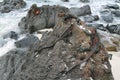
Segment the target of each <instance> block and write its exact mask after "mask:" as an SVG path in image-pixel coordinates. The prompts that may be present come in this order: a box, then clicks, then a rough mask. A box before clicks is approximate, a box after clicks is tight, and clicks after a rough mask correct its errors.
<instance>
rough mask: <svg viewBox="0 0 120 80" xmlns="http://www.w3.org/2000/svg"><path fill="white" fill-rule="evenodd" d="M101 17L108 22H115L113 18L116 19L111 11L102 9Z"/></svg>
mask: <svg viewBox="0 0 120 80" xmlns="http://www.w3.org/2000/svg"><path fill="white" fill-rule="evenodd" d="M101 17H102V19H103V20H104V21H105V22H107V23H111V22H113V19H114V18H113V15H112V13H111V12H110V11H102V12H101Z"/></svg>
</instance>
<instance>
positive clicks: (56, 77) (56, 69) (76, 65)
mask: <svg viewBox="0 0 120 80" xmlns="http://www.w3.org/2000/svg"><path fill="white" fill-rule="evenodd" d="M66 16H68V15H67V14H65V15H64V16H61V17H60V16H59V17H58V20H57V24H56V25H55V27H54V29H53V31H52V32H50V33H49V34H47V35H44V36H45V37H44V39H41V41H39V42H36V43H35V45H33V46H31V47H30V48H29V50H28V51H27V52H25V53H24V55H22V58H21V57H19V56H18V57H19V58H18V57H16V55H12V57H11V56H10V57H9V55H8V56H7V58H6V56H3V57H1V58H0V65H2V66H0V70H1V71H0V79H1V80H8V79H9V80H21V79H22V80H67V79H71V80H77V79H81V80H89V79H90V78H92V79H95V80H114V79H113V76H112V72H111V66H110V63H109V60H108V57H107V56H108V54H107V52H106V51H105V49H104V47H103V46H102V44H101V43H99V40H98V41H96V39H98V36H97V33H96V30H95V29H94V28H88V27H86V30H90V31H92V30H93V32H91V34H90V33H89V35H87V34H86V33H85V31H84V29H83V28H82V27H83V26H84V25H80V24H79V23H78V21H77V20H76V19H75V18H72V17H70V16H69V18H68V17H67V18H66ZM65 18H66V19H65ZM80 26H81V28H79V27H80ZM94 30H95V33H94ZM90 35H92V38H91V37H90ZM92 39H93V40H92ZM91 41H93V42H91ZM90 42H91V44H90ZM93 43H97V44H98V43H99V44H98V46H97V45H96V44H95V45H96V48H95V49H92V47H95V46H94V44H93ZM91 46H92V47H91ZM100 46H101V47H102V48H100ZM81 48H82V49H83V48H88V49H90V50H87V51H86V50H85V52H80V49H81ZM92 50H93V53H92ZM94 51H95V52H94ZM13 53H14V52H13ZM91 54H92V55H91ZM18 55H19V54H18ZM90 55H91V56H90ZM14 56H15V57H14ZM87 58H88V59H87ZM86 59H87V60H86ZM84 60H86V61H84ZM1 61H5V62H1ZM82 61H84V64H83V63H82V64H80V62H82ZM104 66H105V67H104ZM80 67H82V68H81V69H80ZM106 67H107V68H106Z"/></svg>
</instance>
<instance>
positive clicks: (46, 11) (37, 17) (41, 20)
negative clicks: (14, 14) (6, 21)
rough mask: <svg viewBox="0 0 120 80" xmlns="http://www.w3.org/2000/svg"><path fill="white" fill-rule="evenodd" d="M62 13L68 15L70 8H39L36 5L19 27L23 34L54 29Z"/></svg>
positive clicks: (45, 6)
mask: <svg viewBox="0 0 120 80" xmlns="http://www.w3.org/2000/svg"><path fill="white" fill-rule="evenodd" d="M60 12H61V13H67V12H68V8H65V7H62V6H49V5H43V6H42V7H37V5H36V4H33V5H32V6H31V8H30V10H29V11H28V14H27V16H26V17H23V18H22V19H21V22H20V23H19V27H20V29H21V31H22V33H24V32H29V33H33V32H35V31H37V30H40V29H44V28H52V27H54V25H55V23H56V19H57V14H58V13H60Z"/></svg>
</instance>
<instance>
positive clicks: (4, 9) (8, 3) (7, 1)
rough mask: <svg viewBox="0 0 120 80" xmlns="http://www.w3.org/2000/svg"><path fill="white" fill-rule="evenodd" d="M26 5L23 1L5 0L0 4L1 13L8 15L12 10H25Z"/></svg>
mask: <svg viewBox="0 0 120 80" xmlns="http://www.w3.org/2000/svg"><path fill="white" fill-rule="evenodd" d="M25 6H26V3H25V2H24V1H23V0H4V1H3V2H1V3H0V12H1V13H8V12H10V11H12V10H16V9H20V8H24V7H25Z"/></svg>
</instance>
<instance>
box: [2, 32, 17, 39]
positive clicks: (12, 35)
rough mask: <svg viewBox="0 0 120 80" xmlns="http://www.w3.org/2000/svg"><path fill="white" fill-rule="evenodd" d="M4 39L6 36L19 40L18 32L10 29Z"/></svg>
mask: <svg viewBox="0 0 120 80" xmlns="http://www.w3.org/2000/svg"><path fill="white" fill-rule="evenodd" d="M3 38H4V39H5V38H11V39H15V40H17V39H18V34H17V33H16V32H14V31H10V32H9V33H7V34H6V35H4V37H3Z"/></svg>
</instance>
